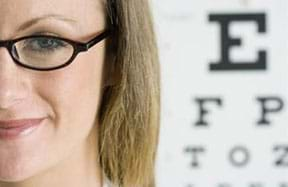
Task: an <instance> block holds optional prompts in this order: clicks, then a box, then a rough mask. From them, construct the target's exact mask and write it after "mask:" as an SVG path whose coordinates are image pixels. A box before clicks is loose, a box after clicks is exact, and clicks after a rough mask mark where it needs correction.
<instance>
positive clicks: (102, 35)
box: [0, 29, 112, 71]
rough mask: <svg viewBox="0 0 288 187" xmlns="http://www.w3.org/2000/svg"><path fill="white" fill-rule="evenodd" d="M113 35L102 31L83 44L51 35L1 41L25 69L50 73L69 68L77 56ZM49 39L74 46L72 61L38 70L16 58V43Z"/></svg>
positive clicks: (108, 31)
mask: <svg viewBox="0 0 288 187" xmlns="http://www.w3.org/2000/svg"><path fill="white" fill-rule="evenodd" d="M111 33H112V30H109V29H108V30H104V31H102V32H101V33H100V34H98V35H97V36H95V37H94V38H93V39H91V40H90V41H88V42H87V43H82V42H78V41H74V40H70V39H67V38H62V37H58V36H51V35H31V36H24V37H21V38H16V39H13V40H4V41H0V47H5V48H6V49H7V50H8V51H9V54H10V56H11V57H12V59H13V61H14V62H15V63H16V64H18V65H20V66H22V67H25V68H28V69H33V70H37V71H50V70H56V69H60V68H63V67H65V66H68V65H69V64H71V63H72V62H73V60H74V59H75V58H76V56H77V55H78V54H79V53H81V52H84V51H88V49H90V48H91V47H93V46H94V45H96V44H97V43H99V42H100V41H102V40H103V39H105V38H106V37H108V36H109V35H110V34H111ZM39 37H41V38H48V39H56V40H62V41H64V42H67V43H69V44H71V46H73V54H72V55H71V57H70V59H68V60H67V61H66V62H65V63H63V64H61V65H59V66H55V67H51V68H38V67H33V66H29V65H27V64H24V63H22V62H20V61H19V60H18V59H17V58H16V57H15V54H13V46H14V45H15V43H17V42H19V41H21V40H26V39H33V38H39Z"/></svg>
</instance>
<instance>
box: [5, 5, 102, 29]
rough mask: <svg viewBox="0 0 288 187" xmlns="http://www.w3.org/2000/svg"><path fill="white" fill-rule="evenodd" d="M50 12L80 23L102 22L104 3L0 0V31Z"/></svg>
mask: <svg viewBox="0 0 288 187" xmlns="http://www.w3.org/2000/svg"><path fill="white" fill-rule="evenodd" d="M48 14H55V15H62V16H63V17H67V18H68V19H73V20H75V21H77V22H79V24H85V25H87V24H89V23H90V22H91V21H93V23H94V24H95V23H96V22H97V21H98V22H99V24H101V22H103V17H104V4H103V0H0V32H3V29H4V28H6V29H11V27H13V26H15V25H18V24H21V23H23V22H25V21H27V20H29V19H33V18H35V17H42V16H44V15H48ZM100 19H102V20H100Z"/></svg>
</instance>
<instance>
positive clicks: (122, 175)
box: [99, 0, 160, 187]
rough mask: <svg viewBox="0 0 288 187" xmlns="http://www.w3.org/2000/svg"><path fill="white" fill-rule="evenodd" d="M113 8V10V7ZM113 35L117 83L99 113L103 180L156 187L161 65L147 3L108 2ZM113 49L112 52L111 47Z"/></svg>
mask: <svg viewBox="0 0 288 187" xmlns="http://www.w3.org/2000/svg"><path fill="white" fill-rule="evenodd" d="M113 3H114V5H113ZM106 6H107V10H108V14H107V15H108V17H107V18H108V19H107V20H109V18H110V16H111V14H113V16H112V17H113V21H114V23H115V22H116V31H115V32H114V35H113V37H112V38H110V39H111V40H110V41H108V43H107V47H108V49H109V50H107V56H109V55H110V56H111V53H112V54H113V56H114V60H113V61H112V62H111V61H109V62H106V63H109V65H108V66H115V68H116V70H117V72H118V74H119V76H118V79H117V82H116V83H115V84H114V85H112V86H109V87H107V88H106V90H105V91H104V94H103V98H102V103H101V108H100V115H99V119H100V124H101V125H100V130H99V134H100V135H99V149H100V150H99V152H100V163H101V167H102V169H103V171H104V173H105V174H106V176H107V177H108V178H109V179H110V180H111V181H112V182H113V183H114V184H116V185H118V186H120V187H128V186H129V187H154V186H155V181H154V169H155V168H154V165H155V156H156V151H157V143H158V133H159V116H160V115H159V112H160V86H159V84H160V83H159V81H160V80H159V77H160V76H159V62H158V54H157V47H156V42H155V36H154V31H153V24H152V19H151V14H150V9H149V4H148V2H147V0H125V1H124V0H114V1H113V0H107V2H106ZM111 46H112V47H111Z"/></svg>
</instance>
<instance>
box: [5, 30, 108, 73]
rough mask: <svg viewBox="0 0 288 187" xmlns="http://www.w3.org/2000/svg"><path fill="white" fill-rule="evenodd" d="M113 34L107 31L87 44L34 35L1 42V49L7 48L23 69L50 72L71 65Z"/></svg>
mask: <svg viewBox="0 0 288 187" xmlns="http://www.w3.org/2000/svg"><path fill="white" fill-rule="evenodd" d="M111 32H112V31H111V30H105V31H103V32H102V33H100V34H98V35H97V36H95V38H93V39H92V40H90V41H88V42H87V43H82V42H77V41H73V40H70V39H66V38H61V37H57V36H49V35H33V36H25V37H21V38H17V39H14V40H5V41H0V47H5V48H6V49H7V50H8V51H9V53H10V55H11V57H12V59H13V60H14V62H15V63H16V64H18V65H20V66H22V67H25V68H29V69H33V70H38V71H49V70H55V69H59V68H63V67H65V66H67V65H69V64H71V63H72V62H73V60H74V59H75V58H76V56H77V55H78V54H79V53H80V52H84V51H88V49H90V48H91V47H93V46H94V45H96V44H97V43H99V42H100V41H102V40H103V39H104V38H106V37H107V36H109V35H110V34H111Z"/></svg>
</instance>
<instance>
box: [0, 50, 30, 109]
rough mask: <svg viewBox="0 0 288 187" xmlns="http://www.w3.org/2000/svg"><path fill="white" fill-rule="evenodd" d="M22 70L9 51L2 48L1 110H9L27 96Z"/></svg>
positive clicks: (0, 52) (0, 69)
mask: <svg viewBox="0 0 288 187" xmlns="http://www.w3.org/2000/svg"><path fill="white" fill-rule="evenodd" d="M21 70H22V69H21V68H19V66H18V65H16V63H14V61H13V59H12V57H11V56H10V54H9V52H8V50H7V49H6V48H4V47H0V110H1V109H8V108H10V107H12V106H14V105H16V104H17V103H19V102H20V101H21V100H23V99H24V98H25V97H26V96H27V88H25V84H24V83H25V78H24V74H23V71H21Z"/></svg>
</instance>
